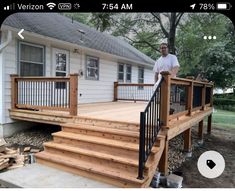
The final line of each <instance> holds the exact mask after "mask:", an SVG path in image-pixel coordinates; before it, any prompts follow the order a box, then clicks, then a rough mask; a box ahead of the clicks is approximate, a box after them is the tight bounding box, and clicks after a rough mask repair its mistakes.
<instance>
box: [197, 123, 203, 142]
mask: <svg viewBox="0 0 235 191" xmlns="http://www.w3.org/2000/svg"><path fill="white" fill-rule="evenodd" d="M198 138H199V139H200V141H203V120H201V121H200V122H199V126H198Z"/></svg>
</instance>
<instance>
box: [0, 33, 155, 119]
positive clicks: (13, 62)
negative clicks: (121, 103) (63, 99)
mask: <svg viewBox="0 0 235 191" xmlns="http://www.w3.org/2000/svg"><path fill="white" fill-rule="evenodd" d="M4 40H6V39H4ZM18 41H19V39H17V34H16V33H13V40H12V42H11V43H10V44H9V45H8V46H7V47H6V48H5V49H4V50H3V54H2V55H3V56H2V57H3V58H2V62H3V65H4V67H3V68H2V69H3V70H4V71H2V72H3V74H4V76H3V79H2V80H4V81H3V83H2V86H1V84H0V88H2V89H4V91H2V92H3V95H2V96H3V97H4V99H2V100H4V101H2V102H0V104H2V106H3V107H2V108H3V110H2V113H0V114H1V116H2V119H3V120H2V121H1V123H11V122H13V120H11V119H10V117H9V112H8V110H9V109H10V108H11V81H10V74H17V73H18V71H17V70H18V63H17V55H18V54H17V50H18V48H17V46H18ZM25 42H28V43H34V44H39V45H43V46H44V47H45V76H55V69H54V65H53V64H52V61H53V59H52V50H53V48H57V49H63V50H67V51H68V52H69V65H68V67H69V70H68V73H79V71H83V76H81V77H79V81H78V103H79V104H83V103H93V102H107V101H112V100H113V82H114V81H117V64H118V61H117V60H115V59H114V58H112V57H111V56H109V57H108V56H106V55H105V54H104V55H103V54H100V53H99V54H97V53H95V52H93V51H90V52H89V51H84V50H82V49H79V51H78V52H74V49H75V48H76V47H74V46H69V45H67V44H66V45H65V44H63V43H60V42H58V41H48V40H46V39H42V38H39V37H33V36H29V35H28V36H27V35H25ZM12 55H14V56H12ZM86 55H90V56H95V57H98V58H99V80H88V79H86V78H85V75H86V65H85V64H86V63H85V58H86ZM0 59H1V57H0ZM125 64H130V63H128V62H125ZM125 75H126V74H125ZM131 82H132V83H138V66H137V65H134V64H132V77H131ZM144 82H145V83H153V72H152V69H151V68H149V69H148V68H145V71H144ZM3 86H4V87H3ZM0 90H1V89H0ZM0 119H1V118H0Z"/></svg>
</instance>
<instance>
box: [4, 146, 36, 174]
mask: <svg viewBox="0 0 235 191" xmlns="http://www.w3.org/2000/svg"><path fill="white" fill-rule="evenodd" d="M2 148H4V149H2ZM21 150H23V152H21ZM39 151H40V150H39V149H31V147H29V146H27V147H24V148H23V149H20V148H17V149H12V148H7V147H6V143H5V144H4V143H3V141H1V152H0V171H1V170H4V169H5V170H8V169H15V168H19V167H23V166H24V165H25V164H26V163H29V162H30V163H32V161H33V160H32V157H33V156H31V155H33V154H32V153H36V152H39ZM30 152H31V153H30ZM29 156H30V161H29Z"/></svg>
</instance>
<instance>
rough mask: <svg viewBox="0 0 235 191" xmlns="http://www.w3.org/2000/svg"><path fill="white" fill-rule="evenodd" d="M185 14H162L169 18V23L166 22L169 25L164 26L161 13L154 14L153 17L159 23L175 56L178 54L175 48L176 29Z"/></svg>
mask: <svg viewBox="0 0 235 191" xmlns="http://www.w3.org/2000/svg"><path fill="white" fill-rule="evenodd" d="M183 14H184V13H165V14H164V13H162V15H163V16H165V17H166V18H167V21H165V22H166V23H167V24H164V22H163V18H162V17H161V14H160V13H152V15H153V16H154V17H155V18H156V19H157V21H158V22H159V24H160V26H161V29H162V32H163V34H164V35H165V37H166V38H167V42H168V45H169V51H170V52H171V53H173V54H175V52H176V48H175V38H176V28H177V26H178V24H179V22H180V19H181V17H182V16H183ZM164 25H166V26H164Z"/></svg>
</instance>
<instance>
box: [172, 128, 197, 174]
mask: <svg viewBox="0 0 235 191" xmlns="http://www.w3.org/2000/svg"><path fill="white" fill-rule="evenodd" d="M198 146H199V144H198V138H197V132H196V131H195V130H192V152H193V150H194V148H196V147H198ZM183 149H184V139H183V134H180V135H179V136H176V137H175V138H173V139H171V140H170V141H169V166H168V170H169V172H170V171H174V170H176V169H177V168H179V167H180V166H181V164H182V163H183V162H184V161H185V160H187V159H188V158H187V156H186V155H185V153H184V151H183Z"/></svg>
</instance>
